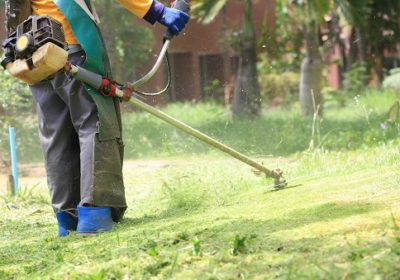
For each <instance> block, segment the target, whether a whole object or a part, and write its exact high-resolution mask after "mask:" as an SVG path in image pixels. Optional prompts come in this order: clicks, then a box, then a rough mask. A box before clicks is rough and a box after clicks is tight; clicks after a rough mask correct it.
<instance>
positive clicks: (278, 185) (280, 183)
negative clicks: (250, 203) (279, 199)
mask: <svg viewBox="0 0 400 280" xmlns="http://www.w3.org/2000/svg"><path fill="white" fill-rule="evenodd" d="M274 171H275V173H276V174H278V175H279V176H277V177H275V178H274V189H276V190H281V189H283V188H285V187H287V185H288V183H287V181H286V179H285V178H283V171H282V170H280V169H276V170H274Z"/></svg>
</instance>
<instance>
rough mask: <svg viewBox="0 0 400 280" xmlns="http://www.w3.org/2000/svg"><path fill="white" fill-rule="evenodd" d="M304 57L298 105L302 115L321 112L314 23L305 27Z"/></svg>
mask: <svg viewBox="0 0 400 280" xmlns="http://www.w3.org/2000/svg"><path fill="white" fill-rule="evenodd" d="M304 33H305V41H306V57H305V58H304V60H303V63H302V65H301V74H300V105H301V111H302V113H303V115H311V114H313V113H314V112H315V111H316V110H317V108H319V111H318V112H319V113H321V112H322V110H321V109H322V108H321V106H322V93H321V81H322V59H321V54H320V52H319V43H318V42H319V38H318V36H319V34H318V26H317V24H316V23H311V24H309V26H307V27H305V32H304Z"/></svg>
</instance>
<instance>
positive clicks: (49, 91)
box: [31, 51, 126, 221]
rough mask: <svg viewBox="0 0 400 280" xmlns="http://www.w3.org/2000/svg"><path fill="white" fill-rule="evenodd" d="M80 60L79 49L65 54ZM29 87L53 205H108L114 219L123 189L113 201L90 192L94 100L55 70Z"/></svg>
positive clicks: (119, 162)
mask: <svg viewBox="0 0 400 280" xmlns="http://www.w3.org/2000/svg"><path fill="white" fill-rule="evenodd" d="M84 60H85V54H84V51H79V52H77V53H73V54H70V55H69V61H70V62H71V63H72V64H75V65H82V64H83V63H84ZM31 91H32V94H33V96H34V99H35V101H36V103H37V112H38V121H39V135H40V141H41V144H42V148H43V154H44V159H45V167H46V172H47V181H48V187H49V192H50V198H51V203H52V206H53V209H54V211H56V212H57V211H67V212H69V213H71V214H76V209H77V207H78V206H84V205H92V206H111V207H113V219H114V221H118V220H120V219H121V218H122V215H123V213H124V211H125V209H126V202H125V197H124V193H123V191H122V194H121V193H119V194H118V196H119V197H121V196H122V199H121V198H119V199H118V201H119V202H118V203H117V204H115V203H114V202H113V203H108V201H107V198H104V197H103V198H100V199H96V198H95V196H96V192H94V189H95V188H96V185H94V184H95V181H96V180H95V168H96V167H95V166H97V164H96V160H95V152H97V151H98V147H96V145H97V144H96V143H98V141H96V137H97V135H98V130H99V117H98V113H97V106H96V104H95V102H94V101H93V99H92V98H91V97H90V95H89V94H88V93H87V92H86V90H85V87H84V86H83V84H82V83H81V82H80V81H77V80H76V79H75V78H74V77H72V76H71V75H70V74H67V73H66V72H64V71H60V72H58V73H57V74H55V76H54V77H53V78H51V79H46V80H44V81H42V82H39V83H38V84H35V85H33V86H31ZM114 154H118V153H114ZM111 161H112V164H113V165H114V167H115V166H116V170H117V173H120V176H121V177H122V158H121V156H119V155H118V156H117V158H116V157H115V156H114V158H113V159H111ZM114 170H115V169H114ZM112 187H113V186H112V184H111V185H110V186H108V188H112ZM122 190H123V186H122ZM107 192H110V190H107ZM119 192H120V191H119ZM100 193H101V192H100ZM111 193H112V190H111ZM96 200H98V201H96ZM114 201H115V200H114Z"/></svg>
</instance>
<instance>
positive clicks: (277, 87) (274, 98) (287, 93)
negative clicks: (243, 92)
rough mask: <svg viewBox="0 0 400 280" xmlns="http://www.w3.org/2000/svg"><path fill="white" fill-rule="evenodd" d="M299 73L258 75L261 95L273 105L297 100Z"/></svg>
mask: <svg viewBox="0 0 400 280" xmlns="http://www.w3.org/2000/svg"><path fill="white" fill-rule="evenodd" d="M299 82H300V75H299V74H298V73H295V72H285V73H283V74H275V73H271V74H265V75H261V76H260V86H261V96H262V98H263V101H264V102H268V103H270V104H272V105H273V106H277V105H281V104H289V103H291V102H293V101H295V100H297V95H298V92H299Z"/></svg>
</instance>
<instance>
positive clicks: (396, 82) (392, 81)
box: [382, 68, 400, 93]
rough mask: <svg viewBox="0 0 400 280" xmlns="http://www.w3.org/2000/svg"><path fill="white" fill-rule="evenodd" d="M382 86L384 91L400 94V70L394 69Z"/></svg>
mask: <svg viewBox="0 0 400 280" xmlns="http://www.w3.org/2000/svg"><path fill="white" fill-rule="evenodd" d="M382 85H383V88H384V89H389V90H394V91H396V92H398V93H400V68H395V69H392V70H391V71H390V74H389V76H387V77H386V78H385V80H384V81H383V84H382Z"/></svg>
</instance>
